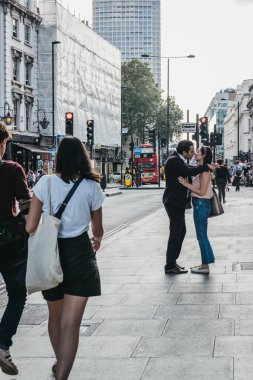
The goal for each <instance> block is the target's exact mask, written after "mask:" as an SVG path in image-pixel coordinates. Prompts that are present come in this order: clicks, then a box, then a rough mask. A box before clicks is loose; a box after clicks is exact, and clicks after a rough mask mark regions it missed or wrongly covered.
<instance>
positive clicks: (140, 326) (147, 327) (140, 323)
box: [93, 319, 167, 337]
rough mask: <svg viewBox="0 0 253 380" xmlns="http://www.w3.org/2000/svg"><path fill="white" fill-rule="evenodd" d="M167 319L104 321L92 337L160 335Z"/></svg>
mask: <svg viewBox="0 0 253 380" xmlns="http://www.w3.org/2000/svg"><path fill="white" fill-rule="evenodd" d="M166 323H167V319H164V320H154V319H151V320H147V319H144V320H105V321H104V322H103V323H101V325H100V326H99V327H98V329H97V330H96V331H95V333H94V334H93V335H94V336H117V335H121V336H149V337H159V336H161V335H162V333H163V331H164V328H165V325H166Z"/></svg>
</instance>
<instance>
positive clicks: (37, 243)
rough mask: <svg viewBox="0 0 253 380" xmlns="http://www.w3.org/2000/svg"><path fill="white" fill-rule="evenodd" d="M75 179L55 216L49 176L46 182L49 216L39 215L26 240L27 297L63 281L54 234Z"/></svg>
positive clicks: (73, 188)
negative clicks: (37, 221) (34, 229)
mask: <svg viewBox="0 0 253 380" xmlns="http://www.w3.org/2000/svg"><path fill="white" fill-rule="evenodd" d="M81 181H82V179H79V180H78V181H77V182H76V183H75V184H74V185H73V187H72V188H71V190H70V192H69V193H68V195H67V197H66V198H65V199H64V201H63V203H62V204H61V206H60V208H59V210H58V211H57V213H56V214H55V215H53V212H52V202H51V176H49V179H48V192H49V197H48V199H49V200H48V202H49V205H48V206H49V207H48V209H49V214H43V215H42V218H41V222H40V223H39V225H38V227H37V229H36V231H35V233H34V234H33V235H31V236H30V237H29V239H28V259H27V272H26V288H27V291H28V294H32V293H34V292H39V291H42V290H48V289H52V288H55V287H56V286H58V285H59V284H60V283H61V282H62V281H63V272H62V268H61V263H60V256H59V249H58V232H59V227H60V223H61V220H60V219H61V216H62V214H63V212H64V210H65V208H66V206H67V204H68V202H69V201H70V199H71V197H72V195H73V194H74V192H75V190H76V189H77V187H78V186H79V184H80V183H81Z"/></svg>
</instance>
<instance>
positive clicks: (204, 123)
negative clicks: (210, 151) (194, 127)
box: [199, 117, 208, 143]
mask: <svg viewBox="0 0 253 380" xmlns="http://www.w3.org/2000/svg"><path fill="white" fill-rule="evenodd" d="M199 121H200V126H199V134H200V136H201V142H202V143H208V118H207V117H201V118H200V119H199Z"/></svg>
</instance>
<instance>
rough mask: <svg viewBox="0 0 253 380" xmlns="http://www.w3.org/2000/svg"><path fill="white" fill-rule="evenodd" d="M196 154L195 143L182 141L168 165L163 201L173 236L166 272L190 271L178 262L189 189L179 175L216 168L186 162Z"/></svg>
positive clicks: (167, 255)
mask: <svg viewBox="0 0 253 380" xmlns="http://www.w3.org/2000/svg"><path fill="white" fill-rule="evenodd" d="M193 155H194V146H193V142H192V141H189V140H183V141H180V142H179V143H178V146H177V150H176V151H175V152H173V153H172V154H171V155H170V156H169V157H168V159H167V162H166V164H165V178H166V188H165V191H164V195H163V204H164V207H165V210H166V212H167V214H168V217H169V220H170V235H169V240H168V245H167V252H166V265H165V268H164V269H165V274H181V273H187V270H185V268H183V267H180V266H179V265H178V264H177V259H178V257H179V255H180V251H181V247H182V244H183V241H184V237H185V234H186V226H185V209H186V204H187V195H189V194H188V192H187V189H186V187H184V186H182V185H181V184H180V183H179V182H178V177H180V176H181V177H183V178H187V177H188V176H195V175H197V174H200V173H202V172H204V171H207V172H209V169H213V166H212V165H210V164H209V165H207V164H204V165H200V166H198V167H194V166H190V165H188V164H187V163H186V162H185V161H186V160H187V159H189V160H190V159H192V157H193Z"/></svg>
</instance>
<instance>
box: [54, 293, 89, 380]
mask: <svg viewBox="0 0 253 380" xmlns="http://www.w3.org/2000/svg"><path fill="white" fill-rule="evenodd" d="M87 301H88V297H77V296H71V295H66V294H65V296H64V301H63V310H62V317H61V323H60V339H59V345H58V348H57V370H56V379H57V380H67V379H68V376H69V373H70V371H71V368H72V366H73V363H74V360H75V357H76V352H77V348H78V343H79V330H80V325H81V321H82V317H83V313H84V309H85V306H86V303H87Z"/></svg>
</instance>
